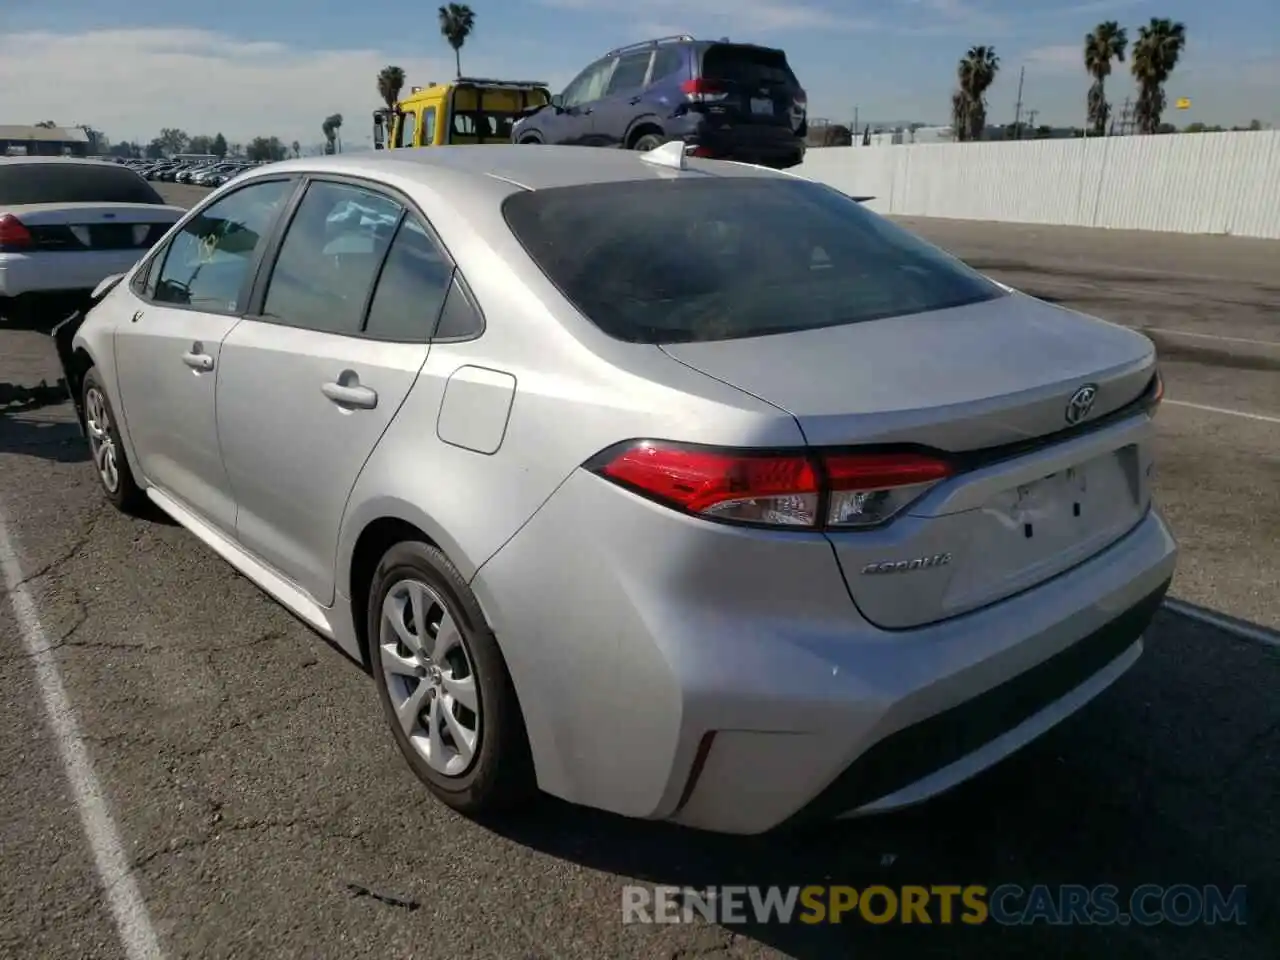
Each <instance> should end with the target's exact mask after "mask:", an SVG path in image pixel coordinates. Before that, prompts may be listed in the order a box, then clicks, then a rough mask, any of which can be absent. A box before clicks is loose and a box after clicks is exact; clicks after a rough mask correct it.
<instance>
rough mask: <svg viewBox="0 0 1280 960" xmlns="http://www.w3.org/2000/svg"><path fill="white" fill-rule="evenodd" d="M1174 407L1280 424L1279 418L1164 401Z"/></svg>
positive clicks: (1183, 401)
mask: <svg viewBox="0 0 1280 960" xmlns="http://www.w3.org/2000/svg"><path fill="white" fill-rule="evenodd" d="M1164 402H1165V403H1167V404H1169V405H1170V406H1174V407H1189V408H1190V409H1192V410H1203V411H1205V412H1206V413H1225V414H1226V415H1227V416H1230V417H1244V418H1245V419H1246V420H1260V421H1262V422H1263V423H1280V417H1269V416H1267V415H1266V414H1265V413H1247V412H1245V411H1244V410H1228V409H1227V408H1226V407H1210V406H1206V405H1205V404H1203V403H1188V402H1187V401H1186V400H1165V401H1164Z"/></svg>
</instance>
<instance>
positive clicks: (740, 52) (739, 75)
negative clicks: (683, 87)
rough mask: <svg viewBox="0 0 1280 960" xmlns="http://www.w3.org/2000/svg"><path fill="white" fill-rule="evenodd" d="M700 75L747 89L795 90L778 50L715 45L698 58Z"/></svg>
mask: <svg viewBox="0 0 1280 960" xmlns="http://www.w3.org/2000/svg"><path fill="white" fill-rule="evenodd" d="M702 75H703V76H704V77H705V78H707V79H708V80H726V81H732V82H733V83H738V84H744V85H747V86H779V85H783V86H797V83H796V76H795V74H794V73H792V72H791V67H790V66H789V65H788V64H787V56H786V54H784V53H783V52H782V51H781V50H770V49H768V48H767V47H749V46H743V45H738V44H727V43H717V44H713V45H712V46H710V47H707V49H706V51H705V52H704V53H703V54H702Z"/></svg>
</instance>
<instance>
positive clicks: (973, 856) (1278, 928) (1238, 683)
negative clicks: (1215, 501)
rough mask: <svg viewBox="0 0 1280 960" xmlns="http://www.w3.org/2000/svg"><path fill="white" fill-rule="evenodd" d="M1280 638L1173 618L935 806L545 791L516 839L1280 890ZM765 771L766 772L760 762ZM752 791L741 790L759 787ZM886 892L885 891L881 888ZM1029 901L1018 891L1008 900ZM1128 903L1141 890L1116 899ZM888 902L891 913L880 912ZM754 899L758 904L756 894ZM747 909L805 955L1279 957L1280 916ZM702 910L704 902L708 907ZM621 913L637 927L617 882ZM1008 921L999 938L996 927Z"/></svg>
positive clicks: (626, 869) (898, 870) (987, 874)
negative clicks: (643, 808) (702, 810)
mask: <svg viewBox="0 0 1280 960" xmlns="http://www.w3.org/2000/svg"><path fill="white" fill-rule="evenodd" d="M1277 681H1280V649H1277V648H1274V647H1268V646H1266V645H1262V644H1251V643H1245V642H1242V641H1240V640H1238V639H1236V638H1234V637H1232V636H1231V635H1229V634H1226V633H1223V632H1222V631H1216V630H1214V629H1212V628H1206V627H1204V626H1203V625H1200V624H1196V623H1193V622H1192V621H1190V620H1187V619H1186V618H1183V617H1180V616H1178V615H1176V614H1173V613H1169V612H1161V613H1160V614H1158V615H1157V619H1156V622H1155V625H1154V626H1153V629H1152V631H1151V632H1150V633H1149V634H1148V645H1147V651H1146V653H1145V655H1144V656H1143V657H1142V659H1141V660H1139V662H1138V664H1137V665H1136V666H1135V667H1134V668H1133V670H1131V671H1130V672H1129V674H1127V675H1126V676H1125V677H1123V678H1122V679H1121V680H1120V681H1118V682H1117V684H1116V685H1115V686H1113V687H1112V688H1111V689H1110V690H1108V691H1106V692H1105V693H1104V694H1103V695H1102V696H1100V697H1099V698H1098V699H1097V700H1095V701H1094V702H1093V703H1091V704H1089V705H1088V706H1087V707H1086V708H1085V709H1084V710H1083V711H1082V712H1081V713H1079V714H1077V715H1075V716H1074V717H1072V718H1070V719H1069V720H1068V721H1066V722H1065V723H1064V724H1062V725H1061V726H1059V727H1058V728H1056V729H1055V730H1053V731H1051V732H1050V733H1049V734H1047V735H1046V736H1044V737H1043V738H1041V739H1039V740H1038V741H1035V742H1033V743H1032V744H1031V745H1029V746H1028V747H1026V748H1025V749H1024V750H1023V751H1021V752H1020V753H1018V754H1016V755H1015V756H1013V757H1011V758H1009V759H1008V760H1006V761H1005V762H1004V763H1003V764H1000V765H998V766H997V767H995V768H993V769H992V770H989V771H987V772H986V773H985V774H983V775H981V776H979V777H977V778H975V779H974V780H972V781H970V782H968V783H966V784H964V785H962V786H961V787H959V788H957V789H956V790H954V791H952V792H951V793H949V794H947V795H944V796H943V797H940V798H937V799H935V800H934V801H932V802H930V803H926V804H924V805H922V806H920V807H917V808H914V809H911V810H908V811H905V812H901V813H896V814H890V815H882V816H878V817H870V818H866V819H861V820H850V821H843V822H837V823H832V824H827V825H823V826H818V827H812V828H807V829H806V830H805V831H804V832H791V833H782V834H776V835H765V836H762V837H729V836H720V835H714V834H706V833H700V832H697V831H692V830H685V829H681V828H676V827H671V826H668V825H662V824H656V823H646V822H637V821H628V820H624V819H622V818H619V817H614V816H611V815H608V814H604V813H600V812H595V811H589V810H586V809H582V808H578V807H571V806H569V805H567V804H564V803H561V802H559V801H553V800H548V801H546V802H545V803H543V804H541V805H540V807H539V809H537V811H536V812H532V814H533V815H532V816H531V817H530V816H527V815H526V816H522V817H521V818H520V820H519V822H514V821H512V822H499V823H492V822H491V823H489V824H488V826H489V827H490V828H491V829H493V830H494V831H495V832H498V833H500V834H502V835H504V836H506V837H508V838H509V839H511V840H514V841H516V842H519V843H522V844H527V845H528V846H530V847H533V848H535V849H538V850H541V851H543V852H546V853H549V854H551V855H554V856H556V857H561V858H564V859H566V860H570V861H573V862H576V863H579V864H581V865H584V866H587V867H590V868H593V869H598V870H602V871H607V872H609V873H612V874H618V875H620V876H621V877H625V878H634V879H620V880H619V884H620V885H621V884H623V883H628V882H633V883H640V884H648V885H671V886H675V887H680V888H695V889H701V888H706V887H708V886H717V887H724V886H730V885H740V886H756V887H768V886H773V885H777V886H783V887H790V886H809V885H815V884H816V885H849V886H853V887H855V888H857V889H859V890H862V889H865V888H866V887H867V886H869V885H873V884H880V885H885V886H888V887H889V888H891V889H894V890H900V889H901V888H902V886H904V885H919V886H923V887H925V888H932V887H934V886H938V885H961V886H963V885H969V884H980V885H983V886H986V887H987V888H988V889H995V888H996V887H998V886H1000V885H1002V884H1017V885H1020V886H1021V887H1022V888H1023V889H1024V890H1030V889H1031V888H1032V887H1033V886H1035V885H1038V884H1046V885H1049V886H1050V887H1051V888H1053V889H1054V890H1057V888H1058V886H1059V885H1062V884H1081V885H1086V886H1089V887H1093V886H1094V885H1097V884H1114V885H1116V886H1117V887H1118V888H1119V889H1120V891H1122V894H1121V897H1122V898H1123V897H1127V896H1128V895H1129V894H1130V893H1131V892H1132V891H1133V890H1134V889H1135V888H1137V887H1139V886H1140V885H1142V884H1152V883H1153V884H1161V885H1165V886H1172V885H1175V884H1183V883H1185V884H1192V885H1196V886H1197V887H1198V888H1202V887H1203V886H1204V885H1207V884H1216V885H1218V886H1220V887H1222V888H1223V889H1224V890H1225V891H1230V890H1231V889H1232V888H1233V887H1234V886H1235V885H1237V884H1244V885H1246V886H1247V887H1248V892H1247V895H1248V903H1249V905H1250V906H1251V907H1254V906H1262V905H1265V904H1267V903H1276V902H1280V867H1278V866H1277V865H1278V864H1280V826H1278V825H1280V821H1277V819H1276V818H1275V817H1274V809H1273V804H1274V797H1275V796H1280V762H1278V761H1280V705H1278V704H1277V703H1276V702H1275V698H1274V697H1272V696H1271V693H1270V691H1272V690H1274V688H1275V684H1276V683H1277ZM761 776H762V778H763V777H767V776H768V772H767V771H761ZM744 802H746V800H745V799H744ZM880 902H881V904H883V901H880ZM1013 903H1014V905H1015V906H1016V905H1017V904H1018V903H1025V901H1020V900H1018V899H1017V898H1015V899H1014V901H1013ZM1121 903H1122V907H1123V906H1124V905H1125V904H1126V903H1127V901H1125V900H1123V899H1122V901H1121ZM881 909H883V907H881ZM747 910H748V911H749V910H750V907H749V906H748V907H747ZM930 912H931V914H932V922H931V923H930V924H928V925H925V924H921V923H918V922H917V923H914V924H904V923H901V922H898V921H896V920H895V921H892V922H888V923H882V924H875V923H871V922H868V921H867V920H866V919H865V918H863V917H862V916H860V915H859V914H858V911H857V910H856V909H855V910H854V911H852V912H851V913H850V914H849V915H847V916H846V917H845V918H844V922H842V923H840V924H838V925H836V924H822V925H813V924H806V923H802V922H795V921H793V922H791V923H786V924H783V923H776V922H775V923H769V924H763V923H751V922H748V923H744V924H741V925H739V924H733V925H731V926H723V925H722V926H721V927H720V930H721V931H722V932H723V933H724V934H725V942H726V944H727V943H728V942H729V940H730V935H731V934H732V935H736V936H737V937H745V938H747V939H750V940H754V941H757V942H759V943H761V944H765V945H767V946H769V947H772V948H774V949H776V950H779V951H781V952H783V953H785V954H787V955H789V956H793V957H796V958H800V960H827V958H832V957H846V956H857V957H859V958H873V957H893V958H898V957H901V958H903V960H917V958H921V957H932V956H939V957H957V956H965V957H968V956H975V957H977V956H981V957H983V958H992V957H1018V958H1022V957H1028V956H1036V957H1071V958H1075V957H1082V956H1093V955H1097V956H1108V957H1130V956H1132V957H1157V956H1160V957H1175V958H1177V957H1188V958H1190V957H1204V956H1222V957H1225V956H1231V957H1233V958H1244V957H1255V956H1256V957H1264V956H1271V957H1274V953H1272V948H1273V947H1274V945H1275V943H1276V942H1278V941H1280V924H1278V923H1277V918H1276V917H1275V916H1274V915H1267V914H1266V913H1265V912H1263V911H1258V910H1254V911H1251V912H1250V913H1248V915H1247V921H1248V923H1247V925H1246V926H1243V927H1241V926H1237V925H1234V924H1227V925H1223V924H1219V925H1216V926H1209V925H1205V924H1197V925H1190V926H1176V925H1174V924H1172V923H1168V922H1166V923H1163V924H1161V925H1159V926H1154V927H1153V926H1131V925H1125V924H1113V925H1109V926H1089V925H1083V924H1078V925H1050V924H1048V923H1046V922H1044V921H1043V918H1042V919H1041V922H1038V923H1035V924H1030V925H1023V926H1009V925H1003V926H1002V925H999V924H995V923H990V922H988V923H986V924H982V925H972V924H966V923H963V922H960V921H959V919H958V918H959V915H960V913H961V910H960V906H959V901H958V900H957V909H956V913H955V915H954V918H953V922H951V923H949V924H948V923H943V922H941V917H940V908H939V906H938V901H936V900H934V901H933V905H932V906H931V907H930ZM695 916H696V914H695ZM618 917H619V922H620V923H621V922H622V892H621V890H619V899H618ZM997 933H999V934H1000V936H996V934H997Z"/></svg>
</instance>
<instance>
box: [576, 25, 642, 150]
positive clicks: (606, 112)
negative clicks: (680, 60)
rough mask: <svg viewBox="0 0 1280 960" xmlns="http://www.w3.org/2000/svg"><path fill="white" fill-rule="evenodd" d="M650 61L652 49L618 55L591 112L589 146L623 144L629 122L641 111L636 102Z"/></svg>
mask: <svg viewBox="0 0 1280 960" xmlns="http://www.w3.org/2000/svg"><path fill="white" fill-rule="evenodd" d="M652 60H653V50H652V49H647V50H637V51H636V52H634V53H624V54H622V56H620V57H618V62H617V64H616V65H615V66H614V68H613V72H612V73H611V74H610V75H609V83H608V84H607V85H606V86H605V89H604V93H603V94H602V95H601V97H600V100H599V102H598V103H596V105H595V107H594V108H593V111H592V115H591V117H592V126H591V142H592V145H593V146H597V147H621V146H624V145H625V144H626V136H627V131H628V130H630V128H631V121H632V120H634V119H635V117H636V115H637V114H638V113H640V112H641V111H642V110H643V108H642V107H641V106H640V103H641V98H642V94H643V93H644V88H645V84H646V83H647V82H648V80H649V64H650V63H651V62H652Z"/></svg>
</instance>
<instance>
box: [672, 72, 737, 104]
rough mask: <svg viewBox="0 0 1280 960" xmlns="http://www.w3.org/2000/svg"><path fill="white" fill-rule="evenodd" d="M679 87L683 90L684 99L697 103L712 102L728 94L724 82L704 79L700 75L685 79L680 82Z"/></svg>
mask: <svg viewBox="0 0 1280 960" xmlns="http://www.w3.org/2000/svg"><path fill="white" fill-rule="evenodd" d="M680 89H681V90H683V91H684V95H685V99H687V100H692V101H694V102H697V103H714V102H715V101H717V100H723V99H724V98H725V97H726V96H727V95H728V91H727V90H725V87H724V84H722V83H717V82H716V81H714V80H706V79H704V78H702V77H695V78H693V79H692V80H686V81H685V82H684V83H682V84H680Z"/></svg>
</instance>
